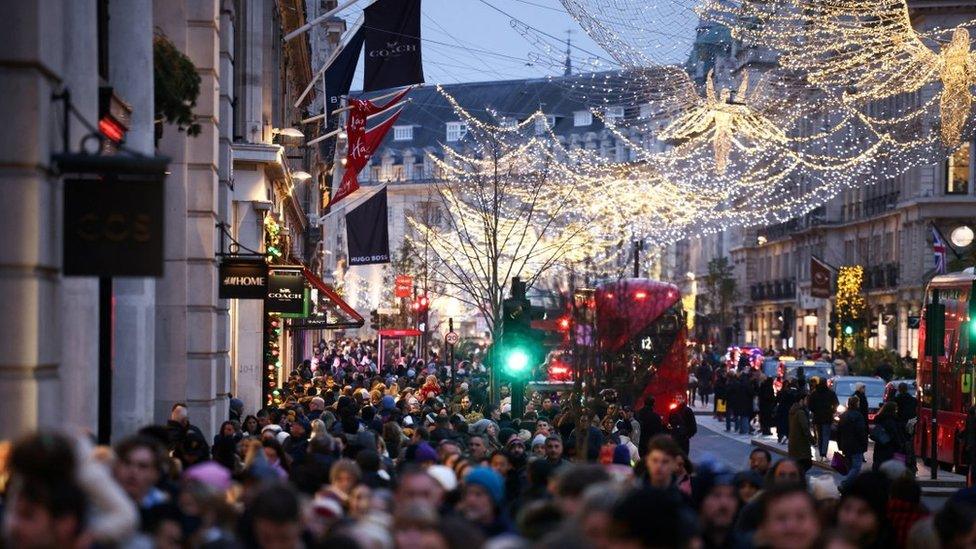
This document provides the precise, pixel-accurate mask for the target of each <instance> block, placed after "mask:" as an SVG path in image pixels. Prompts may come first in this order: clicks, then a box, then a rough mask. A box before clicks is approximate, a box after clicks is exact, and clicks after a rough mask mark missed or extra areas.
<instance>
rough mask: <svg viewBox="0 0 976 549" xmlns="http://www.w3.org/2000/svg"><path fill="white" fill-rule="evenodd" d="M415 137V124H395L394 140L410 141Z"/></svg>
mask: <svg viewBox="0 0 976 549" xmlns="http://www.w3.org/2000/svg"><path fill="white" fill-rule="evenodd" d="M411 139H413V126H393V140H394V141H410V140H411Z"/></svg>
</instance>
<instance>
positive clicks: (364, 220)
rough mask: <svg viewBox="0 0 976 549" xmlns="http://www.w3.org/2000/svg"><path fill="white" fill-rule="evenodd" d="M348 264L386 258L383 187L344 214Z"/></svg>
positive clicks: (372, 262)
mask: <svg viewBox="0 0 976 549" xmlns="http://www.w3.org/2000/svg"><path fill="white" fill-rule="evenodd" d="M346 242H348V244H349V250H348V251H349V265H375V264H377V263H389V262H390V229H389V225H388V224H387V218H386V187H384V188H383V190H381V191H379V192H378V193H376V194H374V195H373V196H371V197H370V198H369V200H367V201H365V202H363V203H362V204H360V205H359V206H358V207H357V208H356V209H354V210H352V211H351V212H349V213H347V214H346Z"/></svg>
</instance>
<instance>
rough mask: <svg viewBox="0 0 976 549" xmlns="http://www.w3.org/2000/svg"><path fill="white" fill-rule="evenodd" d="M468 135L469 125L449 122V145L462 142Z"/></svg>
mask: <svg viewBox="0 0 976 549" xmlns="http://www.w3.org/2000/svg"><path fill="white" fill-rule="evenodd" d="M467 133H468V125H467V124H465V123H464V122H448V123H447V135H446V137H447V141H448V143H453V142H456V141H460V140H461V138H463V137H464V136H465V134H467Z"/></svg>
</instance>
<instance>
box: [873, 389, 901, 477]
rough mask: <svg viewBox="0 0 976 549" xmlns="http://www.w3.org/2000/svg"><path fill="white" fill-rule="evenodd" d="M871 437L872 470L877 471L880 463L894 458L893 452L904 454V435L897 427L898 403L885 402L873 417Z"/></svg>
mask: <svg viewBox="0 0 976 549" xmlns="http://www.w3.org/2000/svg"><path fill="white" fill-rule="evenodd" d="M871 439H872V440H874V464H873V465H872V470H874V471H877V470H878V469H879V468H880V467H881V464H883V463H884V462H886V461H888V460H889V459H894V457H895V454H896V453H899V454H904V452H905V435H904V434H902V430H901V429H899V428H898V405H897V404H895V403H894V402H886V403H885V405H884V406H882V407H881V410H880V411H879V412H878V415H877V416H875V418H874V427H873V428H872V429H871Z"/></svg>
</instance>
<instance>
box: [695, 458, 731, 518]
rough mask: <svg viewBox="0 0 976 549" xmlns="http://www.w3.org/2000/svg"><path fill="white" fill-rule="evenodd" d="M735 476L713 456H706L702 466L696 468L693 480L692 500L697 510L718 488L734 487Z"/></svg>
mask: <svg viewBox="0 0 976 549" xmlns="http://www.w3.org/2000/svg"><path fill="white" fill-rule="evenodd" d="M734 479H735V476H734V475H733V474H732V470H731V469H729V468H728V467H727V466H726V465H725V464H724V463H721V462H720V461H718V460H716V459H715V458H714V457H712V456H706V457H705V458H704V460H703V461H702V463H701V465H699V466H698V467H696V468H695V476H693V477H692V478H691V499H692V503H693V504H694V505H695V508H696V509H697V508H699V507H700V506H701V503H702V501H704V500H705V498H706V497H707V496H708V494H710V493H711V492H712V490H713V489H714V488H715V487H716V486H733V480H734Z"/></svg>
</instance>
